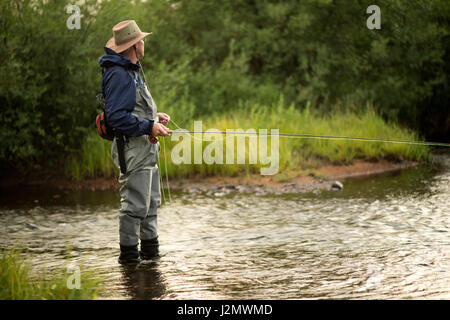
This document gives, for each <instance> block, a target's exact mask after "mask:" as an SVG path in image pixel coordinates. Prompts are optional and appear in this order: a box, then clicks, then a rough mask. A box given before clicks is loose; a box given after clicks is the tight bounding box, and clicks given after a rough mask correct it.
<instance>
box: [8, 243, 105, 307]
mask: <svg viewBox="0 0 450 320" xmlns="http://www.w3.org/2000/svg"><path fill="white" fill-rule="evenodd" d="M69 275H70V274H65V271H64V270H56V271H54V272H53V276H51V277H48V276H47V277H39V278H37V277H36V275H33V274H32V273H31V265H30V263H29V262H27V261H25V260H24V259H23V258H22V257H21V256H20V252H19V251H16V250H2V251H0V300H90V299H95V298H96V297H97V294H98V292H99V289H100V287H99V285H100V283H101V281H100V280H98V279H96V278H95V275H94V274H93V273H92V272H86V271H83V272H80V278H81V279H80V283H81V288H80V289H69V288H68V287H67V279H68V276H69Z"/></svg>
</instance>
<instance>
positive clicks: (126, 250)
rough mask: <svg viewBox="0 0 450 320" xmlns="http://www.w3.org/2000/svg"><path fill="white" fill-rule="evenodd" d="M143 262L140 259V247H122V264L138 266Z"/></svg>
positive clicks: (120, 257) (120, 261) (120, 260)
mask: <svg viewBox="0 0 450 320" xmlns="http://www.w3.org/2000/svg"><path fill="white" fill-rule="evenodd" d="M139 262H141V259H140V258H139V252H138V245H135V246H122V245H121V246H120V256H119V263H120V264H125V265H127V264H138V263H139Z"/></svg>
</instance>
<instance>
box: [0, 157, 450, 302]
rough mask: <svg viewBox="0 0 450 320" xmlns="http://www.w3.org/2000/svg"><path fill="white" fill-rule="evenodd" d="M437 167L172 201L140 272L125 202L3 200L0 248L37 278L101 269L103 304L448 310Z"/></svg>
mask: <svg viewBox="0 0 450 320" xmlns="http://www.w3.org/2000/svg"><path fill="white" fill-rule="evenodd" d="M439 158H440V161H441V162H442V163H443V164H444V168H443V169H441V170H438V171H436V170H432V169H430V168H428V167H417V168H412V169H408V170H404V171H401V172H397V173H391V174H383V175H378V176H372V177H369V178H359V179H351V180H344V181H343V182H344V190H343V191H341V192H334V191H322V192H321V193H319V194H313V193H308V194H289V195H288V194H286V195H283V196H275V195H274V196H267V195H266V196H258V195H254V194H241V193H236V194H231V195H227V196H222V197H219V198H218V197H210V196H206V195H192V194H186V193H175V194H173V196H172V198H173V202H172V203H170V204H167V205H165V206H163V208H161V210H160V211H159V233H160V243H161V251H162V252H164V253H165V255H164V256H163V257H162V258H160V259H159V260H156V261H152V262H146V263H142V264H140V265H139V266H136V267H122V266H120V265H119V264H118V263H117V257H118V253H119V245H118V208H119V195H118V192H117V191H101V192H100V191H97V192H92V191H80V192H70V193H61V191H52V190H45V191H43V190H33V189H29V190H24V189H21V190H8V191H6V190H2V194H1V196H0V224H1V227H0V228H1V234H0V241H1V244H2V247H5V248H11V247H13V246H14V245H18V246H22V247H24V248H26V249H28V250H29V258H30V259H31V260H32V261H33V267H34V268H35V269H44V268H45V269H47V270H49V269H50V270H51V269H52V268H54V267H64V266H67V263H68V262H69V263H70V264H75V265H77V264H80V265H83V266H84V268H89V269H96V270H98V271H99V272H100V273H101V274H103V275H104V276H106V277H107V278H108V280H107V282H106V283H105V285H106V287H107V290H106V291H105V293H103V294H102V298H119V299H130V298H132V299H185V298H189V299H220V298H225V299H227V298H228V299H250V298H252V299H302V298H339V299H340V298H344V299H354V298H363V299H364V298H370V299H373V298H377V299H393V298H396V299H397V298H415V299H417V298H444V299H448V298H450V233H449V231H450V209H449V203H450V201H449V200H450V155H449V154H447V155H441V156H439ZM68 247H70V253H69V254H67V248H68ZM67 256H69V258H68V259H67Z"/></svg>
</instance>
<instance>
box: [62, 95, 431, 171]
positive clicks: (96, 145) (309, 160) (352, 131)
mask: <svg viewBox="0 0 450 320" xmlns="http://www.w3.org/2000/svg"><path fill="white" fill-rule="evenodd" d="M282 105H283V103H282V101H280V102H279V103H278V105H275V106H271V107H267V106H260V105H255V104H253V105H251V104H250V103H241V105H240V106H239V108H238V109H237V111H233V112H230V113H229V114H226V115H223V114H222V115H211V116H208V117H205V118H203V119H201V120H202V122H203V130H207V129H216V130H218V131H226V129H232V130H235V129H239V128H241V129H244V130H245V129H248V128H254V129H255V130H256V131H257V132H258V130H260V129H268V132H270V129H272V128H275V129H279V132H280V133H306V134H313V135H334V136H350V137H364V138H381V139H383V138H384V139H399V140H414V141H419V140H420V139H419V137H418V135H417V134H416V133H414V132H412V131H410V130H407V129H405V128H401V127H400V126H398V125H397V124H395V123H389V122H386V121H384V120H383V119H382V118H381V117H379V116H378V115H377V114H376V113H375V112H374V111H373V110H372V109H371V108H370V107H368V108H367V109H366V110H365V111H364V112H360V113H358V114H357V113H354V112H351V111H345V110H344V111H338V112H336V113H334V114H332V115H329V116H326V117H324V116H322V115H320V114H318V113H317V112H315V111H313V110H310V108H309V107H308V106H307V107H306V108H304V109H303V110H298V109H295V108H294V107H293V106H291V107H288V108H286V107H283V106H282ZM166 112H167V113H169V112H170V111H166ZM173 120H174V121H175V122H177V119H173ZM199 120H200V119H199ZM178 124H179V125H181V126H182V127H183V128H184V129H187V130H193V129H194V127H193V121H186V122H185V123H181V124H180V123H178ZM169 127H170V128H172V129H176V127H175V126H174V124H171V125H170V126H169ZM160 140H161V154H160V166H161V167H162V168H165V166H167V171H168V174H169V176H170V177H190V176H193V175H198V174H200V175H202V176H209V175H222V176H223V175H225V176H237V175H248V174H250V173H256V172H259V171H260V167H261V165H260V164H259V162H258V164H248V163H249V161H248V160H249V158H248V150H249V142H248V141H247V142H246V161H245V163H246V164H211V165H208V164H205V163H202V164H190V165H188V164H178V165H177V164H174V163H173V161H171V150H172V148H173V147H174V146H175V145H176V144H178V141H171V138H163V139H160ZM219 140H225V136H224V135H223V136H222V137H219ZM194 141H195V140H194V139H191V153H192V154H191V159H194V157H193V152H194ZM210 143H211V142H205V141H204V142H203V150H204V148H205V147H206V146H207V145H209V144H210ZM267 145H268V149H269V150H270V139H268V144H267ZM109 148H110V142H107V141H102V139H101V138H99V137H97V136H96V134H95V133H93V134H92V135H91V136H89V137H88V138H87V140H86V141H85V144H84V146H83V150H82V155H81V159H82V160H81V161H80V162H76V161H72V167H71V168H69V170H68V171H69V172H70V175H71V176H72V177H74V178H78V179H79V178H83V177H92V176H96V175H103V176H113V175H114V173H115V171H117V169H115V168H113V164H112V162H111V160H110V153H109ZM226 148H227V146H226V144H225V141H224V143H223V150H224V154H223V159H224V162H225V154H226V153H225V152H226ZM235 156H236V155H235ZM354 159H370V160H374V159H390V160H398V161H401V160H416V161H420V160H426V159H429V151H428V149H427V147H425V146H421V145H411V144H403V143H402V144H399V143H388V142H370V141H355V140H324V139H311V138H292V137H280V138H279V171H278V172H279V173H281V172H283V171H284V170H293V171H297V172H298V171H308V170H310V169H315V168H317V167H319V166H320V165H322V164H348V163H351V162H352V161H353V160H354ZM258 161H259V159H258ZM75 163H76V164H75Z"/></svg>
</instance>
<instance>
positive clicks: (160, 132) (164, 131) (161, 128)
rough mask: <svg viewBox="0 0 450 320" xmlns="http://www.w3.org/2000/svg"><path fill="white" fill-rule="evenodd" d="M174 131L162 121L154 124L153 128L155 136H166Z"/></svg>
mask: <svg viewBox="0 0 450 320" xmlns="http://www.w3.org/2000/svg"><path fill="white" fill-rule="evenodd" d="M171 133H172V130H170V129H169V128H167V127H166V126H165V125H163V124H161V123H155V124H153V128H152V136H154V137H166V136H169V135H170V134H171Z"/></svg>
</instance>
